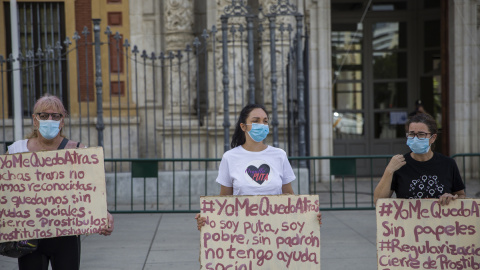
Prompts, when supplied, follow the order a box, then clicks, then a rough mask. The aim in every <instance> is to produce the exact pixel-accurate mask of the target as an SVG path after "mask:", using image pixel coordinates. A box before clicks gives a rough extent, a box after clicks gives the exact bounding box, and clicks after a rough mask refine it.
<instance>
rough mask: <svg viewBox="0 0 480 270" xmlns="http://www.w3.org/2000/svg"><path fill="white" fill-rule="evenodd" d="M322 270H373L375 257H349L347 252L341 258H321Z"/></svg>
mask: <svg viewBox="0 0 480 270" xmlns="http://www.w3.org/2000/svg"><path fill="white" fill-rule="evenodd" d="M321 264H322V265H321V269H322V270H340V269H341V270H375V269H377V261H376V258H374V259H373V260H372V259H371V258H349V257H348V254H344V256H343V258H342V259H341V260H339V259H337V258H334V259H323V258H322V263H321Z"/></svg>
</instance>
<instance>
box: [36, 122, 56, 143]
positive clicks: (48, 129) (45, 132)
mask: <svg viewBox="0 0 480 270" xmlns="http://www.w3.org/2000/svg"><path fill="white" fill-rule="evenodd" d="M60 121H61V120H60ZM60 121H55V120H38V122H39V123H40V126H39V127H38V131H39V132H40V134H42V137H43V138H45V139H47V140H51V139H53V138H55V137H57V135H58V132H60Z"/></svg>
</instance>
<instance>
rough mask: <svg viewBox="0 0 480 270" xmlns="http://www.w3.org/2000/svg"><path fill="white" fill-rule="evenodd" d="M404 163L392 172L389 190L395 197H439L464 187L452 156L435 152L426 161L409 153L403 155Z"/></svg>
mask: <svg viewBox="0 0 480 270" xmlns="http://www.w3.org/2000/svg"><path fill="white" fill-rule="evenodd" d="M403 156H404V157H405V161H406V162H407V164H405V165H404V166H403V167H401V168H400V169H398V170H397V171H396V172H395V173H394V174H393V179H392V187H391V190H393V191H395V194H396V196H397V198H402V199H424V198H440V196H441V195H442V194H444V193H452V192H456V191H460V190H463V189H465V185H464V184H463V181H462V177H461V176H460V172H459V171H458V167H457V163H455V160H453V159H452V158H449V157H446V156H444V155H442V154H439V153H435V152H434V154H433V157H432V158H431V159H429V160H427V161H423V162H422V161H416V160H414V159H413V158H412V157H411V156H410V153H407V154H405V155H403Z"/></svg>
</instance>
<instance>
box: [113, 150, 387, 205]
mask: <svg viewBox="0 0 480 270" xmlns="http://www.w3.org/2000/svg"><path fill="white" fill-rule="evenodd" d="M390 158H391V156H387V155H385V156H353V157H351V156H348V157H329V156H326V157H290V158H289V160H290V162H291V164H292V167H293V169H294V172H295V175H296V177H297V179H296V180H295V181H294V182H293V183H292V187H293V189H294V191H295V193H296V194H319V195H320V205H321V210H351V209H357V210H366V209H373V208H374V205H373V190H374V188H375V186H376V182H377V181H378V180H379V179H380V178H379V176H378V175H376V171H375V166H374V165H375V161H380V162H381V163H382V164H386V162H388V160H389V159H390ZM220 160H221V159H218V158H213V159H105V166H108V167H110V168H113V170H112V172H107V173H106V183H107V195H108V196H107V197H108V205H109V210H110V211H111V212H112V213H194V212H198V211H199V209H200V206H199V202H200V200H199V198H200V196H215V195H218V194H219V192H220V185H219V184H218V183H216V182H215V179H216V177H217V175H218V170H217V169H216V168H215V166H211V165H210V163H218V162H219V161H220ZM357 160H364V161H368V163H369V164H370V166H371V167H370V168H371V170H370V171H371V173H370V174H369V175H368V176H367V175H359V174H358V173H357V171H358V170H357V169H358V167H359V166H360V164H362V163H361V162H357ZM124 163H128V165H125V164H124ZM303 163H306V164H307V166H306V167H304V165H303ZM322 163H323V164H322ZM193 164H195V166H194V165H193ZM198 164H201V166H200V167H202V169H200V170H199V169H197V168H198V167H199V165H198ZM129 166H130V167H131V171H129V172H120V171H119V170H117V168H121V167H129ZM325 166H327V167H328V170H327V171H329V172H331V173H322V170H321V169H320V168H323V167H325ZM194 167H195V169H192V168H194ZM159 168H169V169H168V170H159ZM182 168H183V169H182Z"/></svg>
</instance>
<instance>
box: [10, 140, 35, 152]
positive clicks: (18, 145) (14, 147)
mask: <svg viewBox="0 0 480 270" xmlns="http://www.w3.org/2000/svg"><path fill="white" fill-rule="evenodd" d="M27 142H28V139H25V140H20V141H16V142H14V143H13V144H11V145H9V146H8V153H9V154H16V153H25V152H30V151H29V150H28V148H27Z"/></svg>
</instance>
